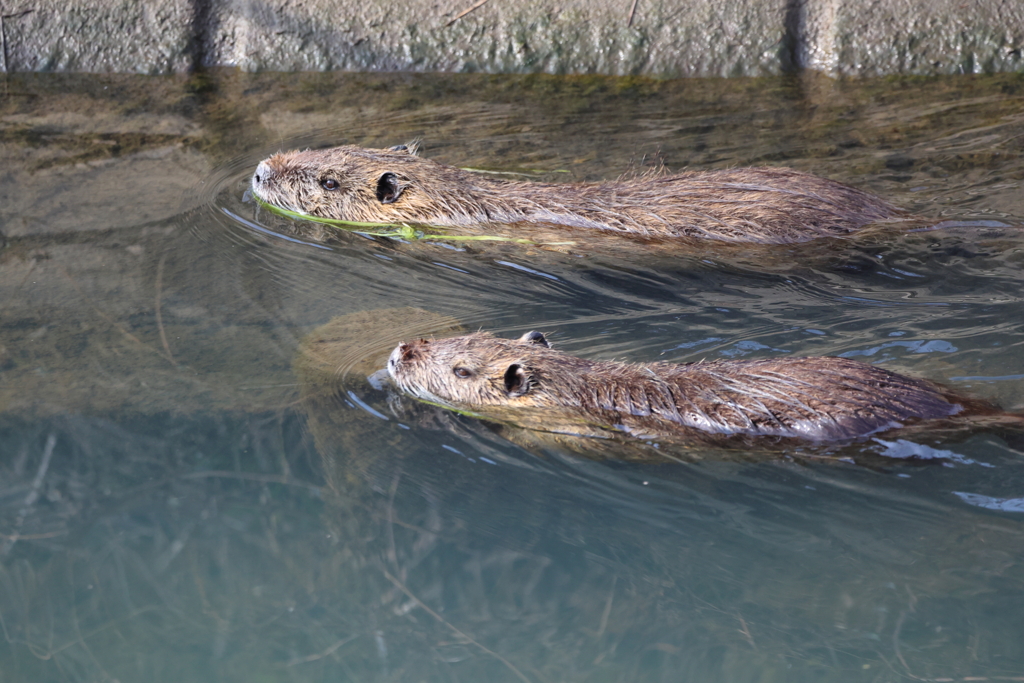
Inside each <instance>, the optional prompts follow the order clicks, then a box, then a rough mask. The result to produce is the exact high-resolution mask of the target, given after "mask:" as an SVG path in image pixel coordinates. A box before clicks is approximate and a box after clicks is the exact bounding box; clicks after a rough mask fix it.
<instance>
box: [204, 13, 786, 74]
mask: <svg viewBox="0 0 1024 683" xmlns="http://www.w3.org/2000/svg"><path fill="white" fill-rule="evenodd" d="M472 6H473V2H472V0H464V1H463V2H447V3H444V4H442V3H438V2H434V1H433V0H413V1H411V2H406V3H403V4H400V5H399V4H395V3H392V2H387V1H382V0H371V1H369V2H367V1H366V0H308V1H305V2H294V1H288V0H224V1H223V2H219V3H217V4H216V5H215V6H213V8H212V9H211V13H210V17H209V22H208V24H207V34H206V35H205V40H204V58H203V60H204V64H205V65H208V66H214V65H231V66H238V67H240V68H242V69H244V70H247V71H260V70H274V71H292V70H303V71H305V70H328V69H343V70H352V71H377V70H387V71H395V70H402V71H454V72H467V71H484V72H503V73H524V72H545V73H602V74H617V75H628V74H647V75H657V76H741V75H743V76H751V75H762V74H768V73H777V72H779V71H780V70H781V67H780V64H781V62H780V58H779V53H780V51H784V50H785V49H786V41H785V40H784V38H785V29H784V19H785V16H786V3H785V1H784V0H767V1H766V0H742V1H738V2H730V3H722V2H717V1H715V0H699V1H695V2H688V3H679V2H669V1H658V0H653V1H652V0H640V1H639V2H638V3H637V5H636V10H635V12H634V13H633V15H632V21H630V18H631V17H630V10H631V3H630V2H629V1H628V0H625V1H617V2H611V1H609V0H597V1H588V0H565V1H564V2H561V3H554V2H544V1H537V0H525V1H524V2H504V1H501V0H492V1H491V2H487V3H486V4H484V5H482V6H480V7H478V8H477V9H475V10H473V11H472V12H470V13H468V14H466V15H464V16H462V17H460V18H459V17H458V15H459V13H460V12H461V11H463V10H465V9H467V8H469V7H472Z"/></svg>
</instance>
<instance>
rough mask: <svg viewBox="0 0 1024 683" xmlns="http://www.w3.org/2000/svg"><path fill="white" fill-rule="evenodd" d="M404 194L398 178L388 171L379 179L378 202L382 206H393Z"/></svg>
mask: <svg viewBox="0 0 1024 683" xmlns="http://www.w3.org/2000/svg"><path fill="white" fill-rule="evenodd" d="M401 194H402V186H401V185H400V184H399V183H398V176H396V175H395V174H394V173H392V172H390V171H388V172H387V173H385V174H384V175H382V176H381V177H380V178H378V179H377V200H378V201H379V202H380V203H381V204H391V203H392V202H394V201H395V200H396V199H398V197H399V195H401Z"/></svg>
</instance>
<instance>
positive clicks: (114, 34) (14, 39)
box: [0, 0, 193, 74]
mask: <svg viewBox="0 0 1024 683" xmlns="http://www.w3.org/2000/svg"><path fill="white" fill-rule="evenodd" d="M0 16H2V18H3V21H2V24H0V28H2V42H3V55H2V58H3V64H2V65H0V66H2V67H3V71H5V72H7V73H13V72H19V71H69V72H116V73H147V74H160V73H182V72H185V71H187V70H188V69H189V68H190V67H191V65H192V56H191V52H192V46H193V41H192V33H193V31H192V19H193V8H192V3H190V2H189V1H188V0H2V1H0Z"/></svg>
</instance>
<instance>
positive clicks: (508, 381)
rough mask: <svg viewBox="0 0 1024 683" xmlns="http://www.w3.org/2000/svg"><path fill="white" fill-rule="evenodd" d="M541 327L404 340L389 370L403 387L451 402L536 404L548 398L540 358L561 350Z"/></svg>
mask: <svg viewBox="0 0 1024 683" xmlns="http://www.w3.org/2000/svg"><path fill="white" fill-rule="evenodd" d="M562 355H563V354H559V353H557V352H555V351H553V350H551V346H550V344H548V341H547V339H545V338H544V335H543V334H541V333H540V332H527V333H526V334H524V335H523V336H522V337H520V338H519V339H499V338H497V337H493V336H491V335H490V334H487V333H483V332H480V333H477V334H470V335H466V336H463V337H450V338H448V339H435V340H428V339H418V340H416V341H412V342H409V343H402V344H399V345H398V346H397V347H396V348H395V350H394V351H392V352H391V357H390V358H389V359H388V373H389V374H390V375H391V378H392V379H393V380H394V381H395V384H397V385H398V387H399V388H400V389H402V390H403V391H405V392H406V393H408V394H411V395H413V396H416V397H417V398H420V399H423V400H425V401H432V402H434V403H440V404H443V405H450V406H470V407H486V406H536V405H538V401H541V402H543V401H542V399H541V397H540V396H539V395H538V394H539V392H538V387H539V384H540V382H541V381H542V377H541V376H540V374H539V373H538V371H537V369H536V367H535V366H536V365H537V361H538V360H539V359H541V358H543V357H546V356H551V357H555V356H559V357H561V356H562Z"/></svg>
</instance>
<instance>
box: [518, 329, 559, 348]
mask: <svg viewBox="0 0 1024 683" xmlns="http://www.w3.org/2000/svg"><path fill="white" fill-rule="evenodd" d="M519 341H521V342H522V343H524V344H539V345H541V346H543V347H544V348H548V349H550V348H551V344H549V343H548V340H547V339H546V338H545V337H544V335H543V334H541V333H540V332H538V331H537V330H533V331H531V332H527V333H526V334H524V335H523V336H522V337H520V338H519Z"/></svg>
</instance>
